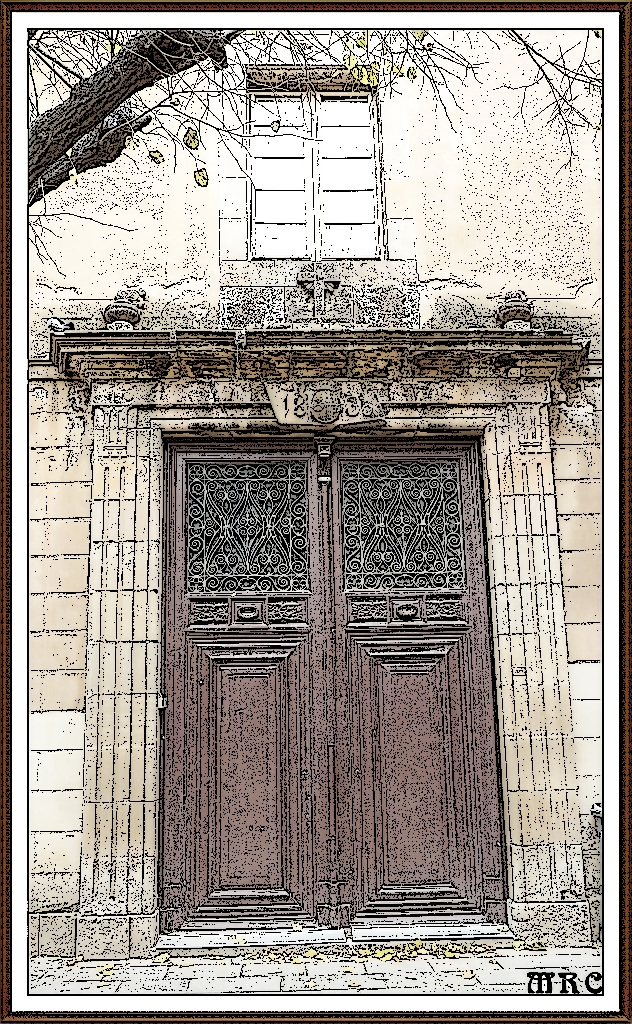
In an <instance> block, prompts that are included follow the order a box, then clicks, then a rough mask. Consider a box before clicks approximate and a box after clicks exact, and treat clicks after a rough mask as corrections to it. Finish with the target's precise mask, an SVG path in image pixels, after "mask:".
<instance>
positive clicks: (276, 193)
mask: <svg viewBox="0 0 632 1024" xmlns="http://www.w3.org/2000/svg"><path fill="white" fill-rule="evenodd" d="M250 118H251V123H250V161H249V166H250V174H251V177H252V209H251V217H252V241H251V249H252V255H253V257H255V258H268V259H275V258H279V259H282V258H290V257H293V258H295V259H304V258H305V257H307V256H309V255H310V254H311V244H309V245H308V242H311V240H308V210H307V192H308V184H309V185H311V179H312V171H311V144H310V142H309V136H310V135H311V118H310V114H309V110H308V109H306V108H305V106H304V104H303V102H302V101H301V99H300V98H297V99H287V100H283V101H277V100H274V99H270V100H266V99H255V98H254V97H253V98H252V100H251V104H250ZM310 191H311V190H310ZM312 234H313V232H312Z"/></svg>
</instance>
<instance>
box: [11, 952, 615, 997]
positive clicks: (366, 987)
mask: <svg viewBox="0 0 632 1024" xmlns="http://www.w3.org/2000/svg"><path fill="white" fill-rule="evenodd" d="M527 971H546V972H548V973H549V974H550V973H552V974H553V975H554V977H553V978H552V981H551V983H552V984H553V986H554V988H553V991H554V992H555V993H556V994H558V993H559V994H562V991H561V990H562V986H563V985H564V981H563V980H562V979H560V977H559V975H560V973H562V974H564V973H570V974H573V975H576V982H575V984H576V985H577V988H578V994H580V995H587V994H588V992H587V989H586V987H585V979H586V977H587V976H588V975H589V974H590V973H591V972H599V973H600V972H601V948H600V947H596V946H595V947H589V948H583V949H550V950H543V949H541V948H540V949H535V948H531V949H529V948H526V947H525V946H524V944H523V943H518V942H514V943H507V944H506V945H504V946H500V947H499V946H498V945H496V946H494V945H492V944H489V945H485V944H478V945H477V946H474V945H473V944H469V945H468V944H464V943H457V942H452V943H421V942H416V943H386V944H384V945H379V944H378V945H373V946H371V947H369V946H363V945H362V944H360V943H351V942H349V943H347V944H342V943H338V944H336V945H328V946H314V947H311V948H310V947H306V948H301V949H297V948H296V946H293V947H286V948H278V947H267V948H258V949H252V948H250V949H245V950H244V949H240V950H235V949H234V948H233V949H223V950H209V951H207V952H206V953H204V954H201V953H195V954H190V955H175V954H174V953H173V952H172V953H168V952H167V953H164V952H163V953H158V954H156V955H155V956H151V957H148V958H146V959H143V960H140V959H135V960H129V961H120V960H118V961H116V960H102V961H85V962H83V961H77V960H73V961H70V960H58V959H52V958H48V957H38V958H36V959H34V960H32V961H31V987H30V992H31V994H32V995H43V994H53V993H54V994H79V993H81V994H84V995H100V994H103V995H115V994H117V995H130V994H136V995H149V994H158V993H161V994H170V995H181V994H182V995H184V994H188V995H204V994H205V993H208V994H211V993H212V994H216V995H219V994H229V993H239V994H241V995H248V994H256V993H266V992H271V993H274V992H276V993H278V992H291V993H298V992H305V993H310V992H337V993H341V992H345V993H352V992H363V993H367V992H381V991H390V992H393V991H396V990H400V991H402V992H405V993H406V994H407V995H414V994H419V995H422V994H433V993H462V994H465V993H470V994H472V995H477V994H479V995H482V994H485V993H496V994H504V995H510V994H516V995H525V994H526V992H527V985H528V981H529V979H528V977H527ZM591 984H592V985H593V987H595V986H597V985H598V984H599V979H598V978H595V977H593V979H592V982H591ZM566 985H567V986H569V987H568V988H567V992H568V994H569V995H570V994H572V986H571V982H570V981H566Z"/></svg>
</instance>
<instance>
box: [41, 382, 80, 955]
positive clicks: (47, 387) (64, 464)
mask: <svg viewBox="0 0 632 1024" xmlns="http://www.w3.org/2000/svg"><path fill="white" fill-rule="evenodd" d="M47 376H48V377H50V373H48V374H47ZM89 434H90V432H89V430H88V429H87V428H86V416H85V411H84V408H83V392H82V391H81V390H80V389H78V388H77V386H76V385H73V384H71V383H68V382H66V381H61V380H54V379H53V380H51V379H45V380H35V381H33V382H32V383H31V393H30V424H29V447H30V460H31V464H30V503H29V508H30V524H29V525H30V531H29V534H30V539H29V556H30V590H31V597H30V609H29V629H30V652H29V653H30V711H31V714H30V728H29V747H30V803H29V826H30V870H31V875H30V907H31V911H32V912H33V913H34V914H35V915H37V913H38V912H43V913H45V914H47V915H48V914H49V913H50V914H51V915H52V917H54V916H55V914H54V912H55V911H60V910H64V911H68V910H72V909H74V908H76V907H77V906H78V903H79V869H80V858H81V834H82V815H83V785H84V779H83V775H84V731H85V711H84V706H85V683H86V638H87V615H88V597H87V585H88V553H89V540H90V537H89V534H90V497H91V480H92V467H91V458H90V451H91V438H90V436H89ZM42 920H44V918H42ZM51 920H52V918H51ZM64 920H65V921H66V924H65V925H64V927H67V919H64ZM49 924H50V922H49ZM43 927H44V937H43V939H42V942H43V946H42V948H47V941H48V940H47V938H46V935H47V931H46V927H47V926H46V925H44V926H43ZM48 930H49V931H50V928H49V929H48ZM53 931H54V929H53ZM54 951H55V947H54V944H53V948H52V949H51V950H50V952H54Z"/></svg>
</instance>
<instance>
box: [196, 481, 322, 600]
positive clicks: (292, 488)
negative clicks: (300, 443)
mask: <svg viewBox="0 0 632 1024" xmlns="http://www.w3.org/2000/svg"><path fill="white" fill-rule="evenodd" d="M186 523H187V585H188V590H189V593H193V594H212V593H217V592H220V593H221V592H226V591H228V592H230V593H243V592H244V591H249V592H252V591H254V592H255V593H273V592H278V591H283V592H287V591H296V590H299V591H305V590H309V552H308V530H307V466H306V464H305V463H304V462H264V461H261V462H233V463H220V462H194V463H189V467H188V476H187V513H186Z"/></svg>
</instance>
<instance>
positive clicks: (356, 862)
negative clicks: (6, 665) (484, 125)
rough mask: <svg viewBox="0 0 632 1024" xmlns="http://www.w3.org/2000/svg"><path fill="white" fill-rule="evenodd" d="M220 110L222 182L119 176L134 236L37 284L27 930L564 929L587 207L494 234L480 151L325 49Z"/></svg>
mask: <svg viewBox="0 0 632 1024" xmlns="http://www.w3.org/2000/svg"><path fill="white" fill-rule="evenodd" d="M243 102H244V104H246V105H247V108H248V109H247V113H246V115H245V120H246V121H247V123H248V124H249V125H250V126H251V127H250V133H249V142H248V145H247V147H246V154H245V155H244V157H243V159H241V157H239V154H237V156H236V155H235V154H234V153H231V152H230V151H228V150H227V149H226V148H225V147H223V148H222V149H221V150H220V153H219V155H218V162H217V165H216V167H217V175H216V179H213V180H212V182H211V184H212V185H213V184H214V182H215V180H216V181H217V188H216V189H215V190H213V189H210V190H208V192H204V193H203V197H202V198H200V195H201V194H202V193H201V190H199V189H197V190H196V187H195V185H191V184H190V182H189V181H188V180H187V182H186V183H184V181H183V179H182V178H181V177H179V174H180V173H181V172H176V173H175V174H174V175H173V176H172V177H171V178H167V177H165V178H164V182H163V186H162V191H161V192H160V195H159V198H160V202H158V201H157V200H156V199H155V198H152V204H153V206H152V205H151V204H149V206H148V205H147V203H146V204H145V206H144V207H143V206H142V203H140V205H139V200H138V194H139V193H138V190H137V191H136V197H137V198H136V200H135V202H136V214H134V215H133V216H137V217H138V218H139V219H138V220H137V221H136V222H134V221H133V216H132V215H130V219H129V223H136V224H137V229H138V232H139V239H140V241H139V240H137V239H134V240H133V241H132V243H129V242H126V245H127V246H128V248H127V249H124V248H122V249H121V250H120V251H118V250H116V245H117V244H119V243H113V242H111V240H109V238H108V239H106V241H105V242H103V241H101V242H99V243H96V242H95V243H94V252H93V255H92V256H91V257H90V258H88V257H89V255H90V250H89V248H88V249H87V250H86V257H85V262H84V257H83V255H82V256H81V257H78V256H77V253H76V252H75V253H74V254H73V256H72V257H71V256H68V265H67V268H66V269H67V270H69V271H71V273H72V281H73V284H72V287H73V289H74V293H73V295H72V297H70V298H68V295H67V294H65V293H64V291H63V288H67V287H68V285H67V284H66V285H60V283H59V282H55V281H54V280H53V278H52V277H50V276H49V277H48V279H46V273H45V272H44V271H40V273H39V277H38V278H37V279H36V280H35V281H34V283H33V286H32V296H33V299H34V306H33V312H32V332H33V342H32V349H31V355H32V358H31V364H30V365H31V382H30V389H31V426H30V441H29V443H30V448H31V457H32V462H31V496H30V517H31V542H30V544H31V546H30V558H31V593H32V604H31V616H30V630H31V648H30V666H31V715H30V719H31V724H30V746H31V790H32V792H31V809H30V821H31V830H32V832H31V864H30V868H31V886H30V901H31V903H30V920H31V941H32V949H33V951H34V952H39V953H40V954H41V955H56V956H59V955H61V956H72V955H79V956H83V957H84V958H86V959H90V958H93V959H98V958H102V957H104V956H107V957H109V958H111V957H119V958H125V957H127V956H136V955H142V954H144V953H146V952H148V951H150V950H151V949H152V948H154V946H155V944H156V942H157V941H158V938H159V936H163V937H164V936H165V935H167V936H169V935H170V936H173V935H178V934H179V933H181V932H182V931H183V930H184V931H185V932H188V934H189V935H190V936H191V942H195V941H198V942H202V941H203V940H202V939H201V938H200V936H203V935H204V933H205V930H206V932H208V931H209V929H211V930H212V928H213V927H214V925H215V924H216V923H217V922H218V921H228V922H236V926H239V922H241V923H242V925H243V923H244V922H248V921H251V922H252V921H258V922H261V921H262V920H263V921H266V922H268V923H270V922H276V923H277V924H278V923H279V922H282V923H285V924H287V923H288V922H290V921H299V922H303V924H304V925H305V927H306V928H308V929H309V928H313V927H317V928H320V929H323V934H325V933H326V934H329V935H332V936H336V935H344V930H345V929H348V928H351V929H352V934H353V935H354V936H355V937H358V938H364V939H366V938H367V937H369V938H370V937H371V935H376V936H377V935H379V936H380V937H383V936H387V933H389V929H391V931H390V933H389V934H391V935H392V936H395V937H396V936H397V934H402V932H401V928H402V927H403V926H404V925H405V926H406V927H409V926H411V927H412V926H414V927H418V928H422V931H421V932H419V934H424V935H430V934H432V935H437V936H442V935H443V936H446V937H452V936H454V935H457V936H458V935H460V934H462V935H467V936H469V937H476V936H480V937H485V936H492V937H493V936H494V935H497V934H498V935H501V934H503V935H506V934H508V932H507V929H510V931H511V932H513V934H515V935H516V936H517V937H520V938H526V939H529V940H537V941H543V942H545V943H548V944H552V945H556V944H557V945H564V946H568V945H586V944H589V943H590V942H591V941H593V940H594V939H596V938H597V937H598V935H599V927H600V879H599V849H598V841H599V839H598V832H597V825H598V824H599V825H600V817H599V814H600V811H599V809H598V807H597V804H598V801H599V800H600V790H599V779H600V757H601V755H600V747H599V744H600V730H599V719H600V693H601V690H600V675H599V663H600V658H601V647H600V639H599V617H600V615H599V609H600V598H599V584H600V578H601V577H600V568H599V554H598V549H599V512H600V508H601V504H600V497H599V494H600V491H599V451H600V448H599V442H600V434H599V418H600V400H599V384H600V365H601V364H600V355H601V349H600V342H599V333H598V331H599V328H598V324H597V321H596V319H595V313H594V308H593V302H594V298H593V297H592V296H590V298H589V299H585V298H582V297H581V296H580V292H581V288H582V287H584V286H585V285H586V281H587V278H586V269H587V267H588V266H591V267H592V270H591V273H592V274H593V275H597V274H598V270H597V269H596V268H595V267H594V265H593V264H591V262H590V261H591V259H593V257H594V252H593V250H591V248H590V245H589V244H588V243H586V241H585V234H582V232H583V228H584V227H585V224H586V223H587V222H589V221H590V219H591V214H590V211H587V212H585V214H583V215H582V216H578V217H577V218H576V219H577V220H578V222H581V223H580V226H579V228H578V229H577V237H575V236H572V237H570V240H567V241H565V242H564V243H563V244H562V243H560V242H559V239H560V238H561V237H562V232H561V228H560V232H559V233H558V235H557V236H555V238H557V241H556V240H555V238H553V241H551V238H552V237H553V235H554V234H555V232H554V230H553V229H552V228H551V226H550V225H549V226H548V227H544V226H543V225H542V224H541V223H540V224H539V225H538V224H535V223H534V226H533V231H532V234H531V237H530V238H529V237H527V236H525V233H524V230H523V229H524V225H523V226H522V229H521V230H520V231H518V230H517V229H516V228H515V226H514V228H513V229H511V228H510V226H509V225H508V223H507V220H506V219H505V220H503V216H502V215H501V214H500V213H499V211H500V210H501V208H502V210H505V211H506V210H507V209H510V208H511V206H512V204H515V201H516V198H515V196H512V195H511V192H512V185H511V182H507V181H505V183H504V185H502V186H501V185H499V184H498V180H496V185H495V186H494V188H492V189H491V193H490V192H489V177H488V175H489V174H493V173H494V172H497V173H499V168H501V167H502V166H503V161H504V166H505V167H506V168H507V167H508V168H509V170H508V171H507V176H508V177H509V178H510V177H511V173H512V168H513V165H512V164H511V161H510V159H509V157H510V156H511V154H509V156H508V151H507V150H506V147H505V149H503V145H501V146H500V147H499V155H498V158H497V163H496V164H494V157H493V155H491V154H489V153H488V150H486V149H485V145H486V144H485V145H483V143H482V142H481V141H480V139H479V140H478V142H476V141H474V142H472V143H471V151H470V152H465V153H464V152H463V151H462V150H461V149H459V147H458V146H456V147H455V144H454V143H452V142H450V143H449V144H447V146H446V144H445V143H442V142H441V141H440V140H439V141H437V142H436V144H434V143H433V144H432V146H430V149H429V150H428V151H425V152H420V149H419V145H420V143H419V134H421V133H420V132H418V131H417V130H416V128H415V127H414V126H415V125H417V124H418V123H420V122H418V121H416V120H414V118H413V121H412V124H413V128H411V127H410V125H411V120H410V114H411V110H410V104H411V103H412V101H411V100H408V101H404V100H402V99H401V98H400V99H399V100H398V99H397V98H394V99H393V98H392V99H391V100H390V101H388V102H386V101H385V102H380V103H378V101H377V99H376V97H375V96H374V94H373V92H372V91H371V90H370V89H368V88H367V89H364V90H363V89H361V88H358V86H357V82H355V81H354V80H351V79H350V80H349V82H347V83H345V81H344V80H343V79H341V77H340V74H337V75H336V77H335V78H334V77H333V76H332V75H331V74H328V73H327V69H320V70H319V74H318V76H317V77H314V76H311V77H310V78H309V81H308V80H307V79H306V78H305V76H303V78H301V76H300V75H298V73H297V72H296V69H291V68H285V69H277V72H276V76H275V79H274V90H272V89H271V87H270V78H269V72H268V73H267V74H266V75H264V74H263V73H262V72H256V71H252V72H251V73H249V75H248V76H247V78H246V83H245V88H244V98H243ZM415 103H421V101H420V100H415ZM398 104H399V105H398ZM407 104H408V106H407ZM413 113H414V114H415V116H416V117H419V116H420V113H419V109H418V108H414V111H413ZM428 130H429V131H430V129H428ZM430 134H432V132H431V131H430ZM426 141H427V142H428V139H426ZM430 141H432V140H430ZM539 141H540V143H541V144H542V146H545V142H544V141H543V140H542V139H540V140H539ZM504 143H507V145H509V146H511V145H512V144H513V142H512V141H511V140H504ZM442 146H443V148H442ZM477 146H478V147H479V149H480V152H485V153H486V154H487V155H488V157H489V164H488V165H487V167H483V166H482V165H481V166H479V168H478V170H477V171H476V172H475V173H474V172H472V173H473V174H474V178H476V180H474V178H472V177H468V175H469V174H470V171H471V167H472V160H473V158H474V155H475V154H476V153H477V152H478V150H477V149H476V147H477ZM238 157H239V158H238ZM451 157H452V158H453V161H452V163H451V161H450V158H451ZM508 160H509V163H507V161H508ZM420 168H421V170H420ZM112 174H113V172H112V171H111V170H110V169H103V170H102V171H99V172H95V173H94V177H93V179H92V180H91V181H90V182H88V183H87V184H86V186H85V187H86V189H88V190H89V189H92V190H93V191H92V192H91V193H90V192H88V196H87V198H88V200H89V199H90V197H91V196H92V197H93V198H94V197H95V196H96V194H97V192H98V191H99V190H101V191H105V193H106V194H107V193H108V187H107V186H108V181H110V182H111V181H112V179H111V178H110V179H108V175H112ZM419 174H421V176H422V177H423V180H424V182H425V184H424V186H423V188H424V202H425V206H424V207H423V210H422V211H421V212H420V208H419V202H420V199H419V188H418V179H417V178H416V176H415V175H419ZM476 175H478V177H476ZM430 176H432V179H433V181H432V184H431V183H430ZM459 176H460V178H459ZM457 179H458V180H460V182H461V185H460V189H459V191H458V192H456V193H454V196H453V195H452V193H451V191H450V188H451V187H450V182H452V183H454V182H456V181H457ZM136 184H137V186H138V188H141V184H140V180H139V181H138V182H136ZM104 186H105V187H104ZM524 187H525V190H526V191H528V189H529V188H531V187H532V182H531V183H526V184H525V186H524ZM583 187H585V186H583ZM591 187H592V186H591ZM547 188H548V184H547ZM477 190H478V191H477ZM486 190H488V191H487V192H486ZM503 190H504V191H503ZM212 191H215V192H216V193H217V194H219V197H220V200H219V204H218V205H215V203H216V198H215V197H214V196H211V195H210V193H211V192H212ZM484 193H485V194H487V195H488V198H489V195H490V194H491V196H492V198H491V200H490V201H491V204H492V209H491V211H490V212H489V213H487V214H485V215H484V218H483V220H482V221H480V211H481V210H484V209H485V202H484V201H483V199H482V198H481V196H483V194H484ZM109 194H110V196H111V194H112V193H111V190H110V193H109ZM474 195H477V196H478V199H477V200H476V203H475V202H474V199H473V198H472V197H473V196H474ZM579 195H581V191H580V186H579V185H577V187H576V190H575V192H573V194H572V195H571V197H570V199H569V200H568V203H570V205H571V207H572V204H573V203H576V202H577V200H578V196H579ZM455 196H458V197H459V203H458V206H459V208H458V209H456V208H454V209H453V204H454V203H455V202H456V200H455V198H454V197H455ZM468 197H469V198H468ZM66 201H67V197H66ZM84 201H85V199H84ZM110 201H111V200H110ZM524 203H525V207H524V209H525V210H527V211H528V209H529V207H528V200H527V197H526V192H525V197H524ZM534 203H535V204H536V205H537V197H536V199H535V200H534ZM205 204H206V206H205ZM476 204H478V205H476ZM150 206H151V209H150ZM158 207H160V210H161V211H162V213H161V216H160V217H157V216H156V214H155V210H156V209H157V208H158ZM573 208H574V207H573ZM139 209H140V213H138V210H139ZM567 212H568V211H567V210H566V209H564V210H562V211H561V212H560V213H559V214H558V215H557V217H558V220H559V221H560V222H561V221H562V220H563V219H564V217H565V216H566V213H567ZM525 216H526V214H525ZM143 218H145V220H143ZM477 223H478V225H479V226H478V228H477V232H475V231H474V228H473V225H474V224H477ZM499 225H500V228H499ZM558 226H559V225H558V221H557V220H556V221H555V225H554V228H555V229H557V227H558ZM512 230H513V231H514V234H513V236H511V231H512ZM494 232H496V239H497V240H496V243H495V247H494V245H492V243H490V241H489V240H490V238H492V237H493V235H494ZM499 234H500V235H502V238H501V239H500V241H498V235H499ZM474 236H475V237H474ZM510 236H511V237H510ZM581 239H584V241H583V242H582V241H581ZM569 244H570V246H571V247H573V246H575V249H576V251H575V256H574V259H575V263H574V264H573V266H571V267H570V269H569V267H568V266H565V267H564V269H562V265H563V264H564V259H565V252H566V253H567V251H568V250H565V249H564V245H569ZM582 244H583V249H582V248H581V246H582ZM108 245H109V246H110V249H108V248H107V246H108ZM560 245H562V248H560ZM99 247H100V248H99ZM580 250H581V251H580ZM508 251H510V252H512V253H513V256H512V259H511V260H509V258H508V256H507V252H508ZM468 252H469V256H468ZM103 253H106V254H107V253H109V257H108V259H105V258H104V256H103ZM209 254H210V255H209ZM211 257H212V258H211ZM215 259H217V260H218V262H217V269H214V268H215V267H216V264H215V263H213V260H215ZM117 261H118V263H117ZM121 261H122V262H121ZM468 261H469V262H468ZM106 263H108V264H109V265H108V266H106ZM143 264H144V272H143V273H141V272H137V270H136V269H135V267H137V266H141V268H142V265H143ZM475 264H476V266H477V267H478V271H477V270H476V267H475ZM536 266H537V267H539V270H538V271H537V272H536V270H534V267H536ZM121 267H127V268H128V273H126V274H125V275H124V276H122V279H121V278H119V286H120V285H121V284H123V283H125V285H126V287H124V288H121V289H120V290H118V289H113V290H112V291H111V292H110V293H109V294H107V295H106V294H104V290H105V289H106V288H107V287H110V283H109V282H110V279H111V278H110V277H108V275H112V274H116V273H117V272H120V269H121ZM490 267H492V269H493V272H492V270H490ZM521 268H522V269H521ZM477 273H478V274H479V277H480V282H479V278H477ZM582 274H583V277H582ZM161 275H162V276H161ZM214 275H215V277H214ZM578 278H579V279H580V280H579V282H578V280H577V279H578ZM582 280H583V282H584V284H583V285H582V284H581V282H582ZM547 281H548V282H549V285H548V294H544V292H545V291H547ZM97 282H98V284H97ZM573 282H574V284H573ZM578 283H579V285H581V287H580V288H579V291H578V290H577V287H575V286H577V285H578ZM477 288H478V289H479V290H483V291H487V290H488V289H491V290H492V291H494V289H495V288H497V289H498V290H497V291H495V294H493V295H485V296H484V297H481V296H478V297H477V293H476V289H477ZM534 289H535V291H534ZM560 289H562V290H563V289H566V291H564V294H563V295H562V296H561V297H560ZM573 289H574V291H573ZM538 291H539V292H540V293H541V294H537V292H538ZM588 292H590V288H588ZM96 293H98V294H96ZM115 293H116V297H115ZM551 293H552V294H551ZM473 295H474V296H475V298H472V296H473ZM564 296H566V297H564ZM578 296H579V297H578ZM95 299H96V301H95ZM53 317H54V318H56V320H55V321H52V322H51V323H49V320H51V318H53ZM71 321H72V326H69V324H70V323H71ZM411 922H413V924H412V925H411ZM398 928H399V929H400V931H399V932H398V931H397V929H398ZM423 929H425V931H423ZM387 937H388V936H387Z"/></svg>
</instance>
